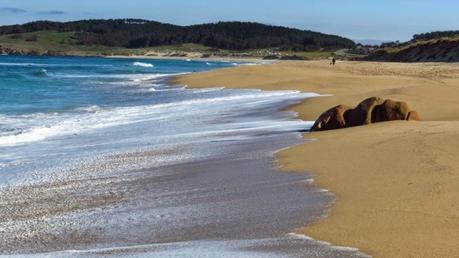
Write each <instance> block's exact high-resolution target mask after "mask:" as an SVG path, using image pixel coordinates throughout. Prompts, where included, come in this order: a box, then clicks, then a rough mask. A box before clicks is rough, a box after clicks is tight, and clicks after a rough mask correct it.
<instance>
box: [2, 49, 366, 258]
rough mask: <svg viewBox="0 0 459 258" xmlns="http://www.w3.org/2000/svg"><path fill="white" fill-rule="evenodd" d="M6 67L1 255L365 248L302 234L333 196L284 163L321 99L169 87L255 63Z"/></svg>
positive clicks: (16, 63)
mask: <svg viewBox="0 0 459 258" xmlns="http://www.w3.org/2000/svg"><path fill="white" fill-rule="evenodd" d="M0 61H1V62H0V71H1V72H0V77H1V78H0V93H1V94H0V99H1V101H0V102H1V103H2V105H0V174H1V175H2V177H1V180H0V256H1V255H12V256H7V257H50V256H51V257H88V256H89V257H91V256H98V255H111V256H114V257H132V256H136V257H189V256H190V255H193V256H199V257H214V256H217V255H219V256H222V255H223V256H226V257H234V256H236V257H278V256H282V257H301V256H307V257H311V256H313V257H362V256H363V254H362V253H361V252H359V250H357V249H354V248H350V247H347V246H332V245H330V244H326V243H323V242H319V241H316V240H314V239H311V238H308V237H305V236H304V235H302V234H297V232H295V229H296V228H299V227H301V226H303V225H308V224H311V223H313V222H314V221H316V220H318V219H319V218H321V217H323V216H325V215H326V210H327V207H328V205H329V204H330V203H331V201H332V197H331V195H330V194H329V193H328V192H326V191H323V190H322V189H320V188H318V187H316V186H315V185H313V180H312V178H311V175H310V174H308V173H293V172H294V171H292V173H289V174H287V173H280V172H279V170H278V166H277V163H276V161H275V160H274V155H275V153H276V152H277V151H279V150H281V149H284V148H287V147H289V146H293V145H295V144H299V143H302V142H303V139H302V137H301V136H302V133H301V132H303V131H304V130H305V129H307V128H309V127H310V126H311V124H310V123H308V122H305V121H303V120H300V119H298V118H297V117H296V115H295V113H294V112H291V111H288V110H287V108H288V107H289V106H291V105H293V104H296V103H300V102H301V101H303V100H304V99H307V98H311V97H314V96H316V95H315V94H308V93H301V92H299V91H261V90H257V89H254V90H247V89H223V88H221V87H213V88H206V89H186V88H185V87H183V86H182V85H172V84H170V81H169V78H171V76H176V75H180V74H185V73H196V72H203V71H210V70H215V69H219V68H228V67H234V66H238V65H241V66H247V67H248V66H256V65H255V64H253V63H245V62H244V63H232V62H227V61H195V60H191V61H187V60H164V59H161V60H159V59H124V58H123V59H109V58H85V57H47V58H42V57H34V56H2V57H1V60H0ZM18 96H20V97H18Z"/></svg>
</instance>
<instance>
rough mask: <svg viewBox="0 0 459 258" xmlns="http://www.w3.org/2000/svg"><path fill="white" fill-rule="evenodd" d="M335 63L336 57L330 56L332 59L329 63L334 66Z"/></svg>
mask: <svg viewBox="0 0 459 258" xmlns="http://www.w3.org/2000/svg"><path fill="white" fill-rule="evenodd" d="M335 64H336V58H335V57H332V61H331V63H330V65H333V66H335Z"/></svg>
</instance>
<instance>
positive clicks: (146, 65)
mask: <svg viewBox="0 0 459 258" xmlns="http://www.w3.org/2000/svg"><path fill="white" fill-rule="evenodd" d="M132 65H133V66H140V67H154V65H153V64H150V63H144V62H134V63H132Z"/></svg>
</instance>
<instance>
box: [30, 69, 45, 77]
mask: <svg viewBox="0 0 459 258" xmlns="http://www.w3.org/2000/svg"><path fill="white" fill-rule="evenodd" d="M32 75H34V76H37V77H47V76H48V71H47V70H46V69H40V70H38V71H35V72H33V73H32Z"/></svg>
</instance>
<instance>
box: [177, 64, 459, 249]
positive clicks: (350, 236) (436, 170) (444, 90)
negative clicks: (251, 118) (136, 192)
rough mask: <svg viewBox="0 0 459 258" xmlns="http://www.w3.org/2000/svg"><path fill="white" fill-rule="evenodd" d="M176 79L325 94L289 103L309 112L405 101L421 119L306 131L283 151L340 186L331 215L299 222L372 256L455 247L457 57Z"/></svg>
mask: <svg viewBox="0 0 459 258" xmlns="http://www.w3.org/2000/svg"><path fill="white" fill-rule="evenodd" d="M174 83H176V84H182V85H187V86H188V87H191V88H196V87H228V88H248V89H263V90H300V91H303V92H314V93H319V94H323V95H324V96H321V97H316V98H311V99H306V100H305V101H303V102H302V103H301V104H298V105H294V106H292V107H291V109H292V110H294V111H296V112H298V116H299V117H300V118H301V119H303V120H306V121H313V120H315V119H317V117H318V116H319V115H320V114H321V113H322V112H324V111H325V110H327V109H328V108H331V107H333V106H336V105H338V104H345V105H350V106H355V105H357V104H358V103H359V102H360V101H362V100H363V99H365V98H367V97H373V96H379V97H383V98H390V99H395V100H402V101H406V102H407V103H408V104H409V105H410V107H411V108H412V109H414V110H416V111H417V112H418V113H419V114H420V117H421V119H422V121H420V122H411V121H410V122H405V121H397V122H386V123H380V124H374V125H370V126H365V127H357V128H348V129H342V130H336V131H328V132H320V133H307V134H305V135H304V138H305V139H309V140H312V141H308V142H306V143H304V144H302V145H298V146H295V147H292V148H289V149H287V150H284V151H282V152H280V153H278V154H277V158H278V160H279V163H280V165H281V166H282V168H283V169H284V170H286V171H308V172H311V173H312V174H313V175H314V176H315V177H314V178H315V183H316V185H317V186H318V187H320V188H325V189H328V190H329V191H331V192H332V193H333V194H334V195H335V203H334V204H333V205H332V206H331V207H330V212H329V213H330V214H329V216H328V217H326V218H325V219H322V220H320V221H316V222H315V223H314V224H312V225H309V226H307V227H304V228H299V229H298V230H297V232H298V233H302V234H305V235H307V236H310V237H312V238H314V239H318V240H323V241H327V242H331V243H332V244H334V245H340V246H351V247H356V248H359V250H361V251H363V252H364V253H366V254H369V255H372V256H374V257H457V256H458V253H459V245H457V243H458V242H459V234H458V233H457V232H459V219H458V216H459V212H458V210H459V209H458V201H459V192H458V191H457V186H458V185H459V161H457V158H456V157H457V155H458V154H459V148H458V147H457V146H459V130H458V129H459V102H458V101H457V99H458V97H459V87H457V85H458V83H459V65H457V64H443V63H417V64H405V63H376V62H338V64H337V66H335V67H332V66H330V65H329V63H328V62H327V61H308V62H296V61H285V62H278V63H274V64H269V65H261V66H240V67H235V68H224V69H220V70H217V71H210V72H204V73H196V74H189V75H182V76H179V77H177V78H175V79H174Z"/></svg>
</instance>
